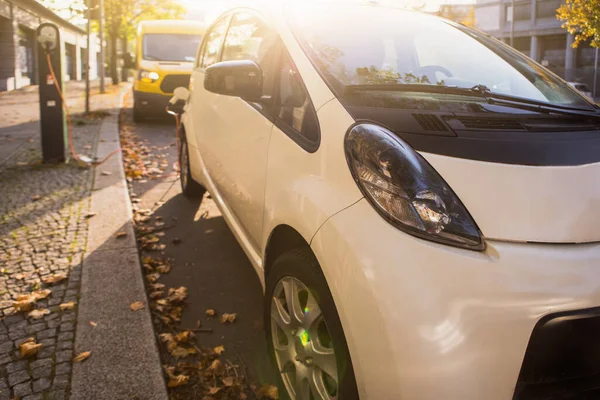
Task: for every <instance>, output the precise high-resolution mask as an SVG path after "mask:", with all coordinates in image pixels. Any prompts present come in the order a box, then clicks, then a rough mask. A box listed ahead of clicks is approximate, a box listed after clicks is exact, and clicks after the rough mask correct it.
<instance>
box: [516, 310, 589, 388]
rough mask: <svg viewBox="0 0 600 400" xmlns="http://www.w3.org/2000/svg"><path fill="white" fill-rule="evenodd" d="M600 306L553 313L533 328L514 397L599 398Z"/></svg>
mask: <svg viewBox="0 0 600 400" xmlns="http://www.w3.org/2000/svg"><path fill="white" fill-rule="evenodd" d="M599 360H600V309H598V308H595V309H589V310H581V311H575V312H566V313H560V314H554V315H550V316H547V317H545V318H543V319H542V320H541V321H540V322H538V324H537V325H536V327H535V328H534V330H533V333H532V335H531V338H530V340H529V345H528V346H527V351H526V353H525V358H524V360H523V366H522V367H521V373H520V375H519V380H518V382H517V387H516V390H515V394H514V397H513V399H514V400H567V399H568V400H588V399H589V400H592V399H600V361H599Z"/></svg>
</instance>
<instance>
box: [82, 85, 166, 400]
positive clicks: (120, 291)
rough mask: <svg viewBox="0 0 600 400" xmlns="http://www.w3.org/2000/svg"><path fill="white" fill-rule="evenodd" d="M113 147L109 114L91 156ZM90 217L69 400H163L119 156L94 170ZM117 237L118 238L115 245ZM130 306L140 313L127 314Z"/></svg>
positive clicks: (114, 124)
mask: <svg viewBox="0 0 600 400" xmlns="http://www.w3.org/2000/svg"><path fill="white" fill-rule="evenodd" d="M128 90H130V87H126V88H125V89H124V90H123V92H122V93H121V99H120V105H119V111H120V109H121V108H122V106H123V98H124V95H125V94H126V93H127V91H128ZM119 147H120V143H119V117H118V114H117V115H114V114H111V115H110V116H108V117H106V118H105V119H104V121H103V122H102V126H101V129H100V142H99V143H98V146H97V149H96V156H97V157H98V158H99V159H101V158H103V157H104V155H106V154H108V153H109V152H111V151H113V150H114V149H117V148H119ZM105 171H107V172H110V174H108V173H103V172H105ZM90 211H91V212H93V213H96V216H95V217H94V218H91V219H90V220H89V230H88V241H87V249H86V254H85V256H84V261H83V271H82V279H81V295H80V299H79V307H78V316H77V330H76V338H75V354H77V353H80V352H84V351H91V356H90V357H89V359H87V360H85V361H83V362H81V363H75V364H73V377H72V383H71V399H107V400H108V399H110V400H118V399H144V400H155V399H156V400H166V399H167V398H168V395H167V390H166V385H165V381H164V378H163V374H162V368H161V364H160V356H159V352H158V348H157V343H156V339H155V336H154V328H153V325H152V319H151V315H150V310H149V308H148V300H147V298H146V290H145V287H144V281H143V275H142V269H141V265H140V260H139V255H138V249H137V244H136V240H135V234H134V230H133V219H132V218H133V214H132V211H131V204H130V200H129V193H128V190H127V182H126V181H125V172H124V170H123V161H122V156H121V153H120V152H118V153H116V154H115V155H114V156H113V157H111V158H110V159H109V160H108V161H106V163H105V164H103V165H102V166H100V167H97V168H95V169H94V183H93V189H92V195H91V206H90ZM117 232H124V233H125V236H124V237H122V238H116V237H115V235H116V234H117ZM136 301H142V302H144V304H145V307H144V308H143V309H141V310H139V311H132V310H131V309H130V308H129V306H130V304H132V303H134V302H136ZM90 322H94V323H96V326H92V324H90Z"/></svg>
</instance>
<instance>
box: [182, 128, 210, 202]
mask: <svg viewBox="0 0 600 400" xmlns="http://www.w3.org/2000/svg"><path fill="white" fill-rule="evenodd" d="M184 137H185V136H184V134H182V140H180V142H179V143H180V145H179V182H180V183H181V191H182V192H183V195H184V196H186V197H190V198H197V197H202V196H203V195H204V192H206V189H205V188H204V186H202V185H200V184H199V183H198V182H196V181H195V180H194V179H193V178H192V174H191V171H190V153H189V151H190V150H189V148H188V145H187V142H186V141H185V139H184Z"/></svg>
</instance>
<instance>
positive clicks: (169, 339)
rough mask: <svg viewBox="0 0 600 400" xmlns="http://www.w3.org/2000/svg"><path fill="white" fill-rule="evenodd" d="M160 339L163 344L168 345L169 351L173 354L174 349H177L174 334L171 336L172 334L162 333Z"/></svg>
mask: <svg viewBox="0 0 600 400" xmlns="http://www.w3.org/2000/svg"><path fill="white" fill-rule="evenodd" d="M159 337H160V340H161V341H162V342H163V343H166V345H167V350H168V351H169V352H171V351H172V350H173V349H174V348H176V347H177V342H176V341H175V338H174V337H173V334H171V333H161V334H160V335H159Z"/></svg>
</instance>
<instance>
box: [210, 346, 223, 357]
mask: <svg viewBox="0 0 600 400" xmlns="http://www.w3.org/2000/svg"><path fill="white" fill-rule="evenodd" d="M213 351H214V352H215V353H217V354H218V355H221V354H223V352H224V351H225V347H224V346H217V347H215V348H214V349H213Z"/></svg>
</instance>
